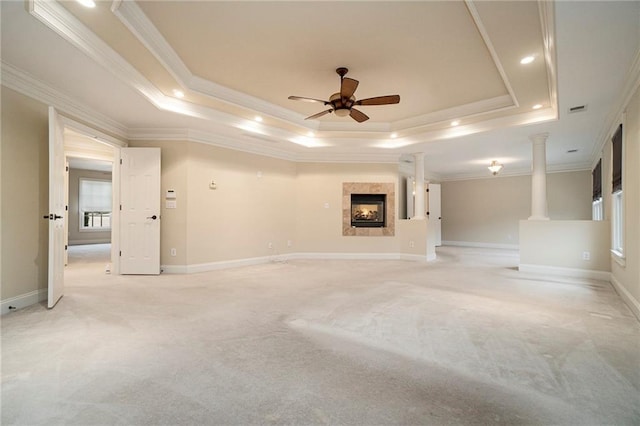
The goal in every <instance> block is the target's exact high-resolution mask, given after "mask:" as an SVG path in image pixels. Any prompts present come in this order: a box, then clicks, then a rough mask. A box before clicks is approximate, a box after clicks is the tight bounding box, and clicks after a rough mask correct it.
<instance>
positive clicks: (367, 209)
mask: <svg viewBox="0 0 640 426" xmlns="http://www.w3.org/2000/svg"><path fill="white" fill-rule="evenodd" d="M386 201H387V195H386V194H351V226H353V227H355V228H384V226H385V225H386V215H385V210H386V208H385V207H386V206H385V204H386Z"/></svg>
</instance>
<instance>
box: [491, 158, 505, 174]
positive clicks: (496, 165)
mask: <svg viewBox="0 0 640 426" xmlns="http://www.w3.org/2000/svg"><path fill="white" fill-rule="evenodd" d="M488 169H489V171H490V172H491V174H492V175H494V176H495V175H497V174H498V173H499V172H500V170H502V164H500V163H498V162H497V161H496V160H493V161H492V162H491V165H490V166H489V167H488Z"/></svg>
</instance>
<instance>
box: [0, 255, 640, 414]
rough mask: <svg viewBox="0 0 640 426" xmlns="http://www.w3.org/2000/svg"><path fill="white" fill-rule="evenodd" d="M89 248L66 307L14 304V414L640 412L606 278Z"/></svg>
mask: <svg viewBox="0 0 640 426" xmlns="http://www.w3.org/2000/svg"><path fill="white" fill-rule="evenodd" d="M98 257H99V256H98ZM85 260H86V259H85ZM94 260H95V261H84V262H73V261H72V263H71V264H70V266H69V267H68V268H67V271H66V284H67V287H66V291H65V296H64V297H63V299H62V300H61V301H60V303H59V304H58V306H56V308H55V309H53V310H46V309H45V308H44V307H43V306H40V305H36V306H32V307H29V308H26V309H23V310H21V311H18V312H15V313H11V314H9V315H7V316H5V317H3V318H2V406H1V408H2V417H1V420H2V424H3V425H10V424H21V425H38V424H42V425H44V424H46V425H56V424H77V425H90V424H121V425H131V424H134V425H158V424H198V425H200V424H216V425H220V424H241V425H254V424H294V425H308V424H354V425H355V424H357V425H391V424H407V425H414V424H432V425H442V424H510V425H512V424H563V425H588V424H594V425H595V424H610V425H625V424H628V425H631V424H635V425H638V424H640V323H639V322H638V321H637V319H636V318H635V317H633V315H632V314H631V312H630V311H629V310H628V308H627V307H626V306H625V305H624V303H623V302H622V300H621V299H620V298H619V297H618V296H617V294H616V293H615V291H614V290H613V288H612V287H611V285H610V284H608V283H605V282H599V281H594V280H581V279H571V278H552V277H546V278H545V277H541V276H536V275H529V274H524V273H520V272H518V271H517V269H516V265H517V263H518V257H517V253H515V252H510V251H500V250H481V249H469V248H453V247H443V248H439V249H438V260H437V261H436V262H433V263H429V264H419V263H413V262H404V261H337V260H336V261H329V260H323V261H318V260H314V261H300V260H299V261H290V262H286V263H271V264H265V265H258V266H251V267H243V268H237V269H228V270H222V271H215V272H210V273H201V274H192V275H188V276H183V275H161V276H159V277H149V276H112V275H108V274H105V273H104V267H105V261H107V260H108V256H107V257H106V258H95V259H94Z"/></svg>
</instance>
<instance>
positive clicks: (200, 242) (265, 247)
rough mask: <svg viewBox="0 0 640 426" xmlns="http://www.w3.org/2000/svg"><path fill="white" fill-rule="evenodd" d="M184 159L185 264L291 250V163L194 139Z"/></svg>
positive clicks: (293, 209) (293, 214) (293, 189)
mask: <svg viewBox="0 0 640 426" xmlns="http://www.w3.org/2000/svg"><path fill="white" fill-rule="evenodd" d="M188 162H189V167H188V173H187V181H188V191H187V198H188V208H187V264H189V265H198V264H203V263H213V262H220V261H227V260H234V259H246V258H254V257H263V256H272V255H278V254H283V253H288V252H291V251H292V250H295V247H288V246H287V242H288V241H289V240H291V241H292V244H293V243H294V242H295V239H296V238H295V218H296V164H295V163H293V162H290V161H285V160H278V159H275V158H270V157H262V156H259V155H254V154H248V153H244V152H239V151H233V150H229V149H225V148H218V147H214V146H210V145H205V144H199V143H189V150H188ZM211 180H215V182H216V186H217V187H216V189H210V188H209V182H210V181H211ZM269 243H271V244H272V247H273V248H271V249H270V248H269Z"/></svg>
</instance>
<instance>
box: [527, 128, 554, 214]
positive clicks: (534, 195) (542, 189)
mask: <svg viewBox="0 0 640 426" xmlns="http://www.w3.org/2000/svg"><path fill="white" fill-rule="evenodd" d="M548 137H549V133H540V134H537V135H532V136H530V137H529V138H530V139H531V142H533V160H532V164H531V216H530V217H529V220H549V216H548V211H547V152H546V148H547V145H546V144H547V138H548Z"/></svg>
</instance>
